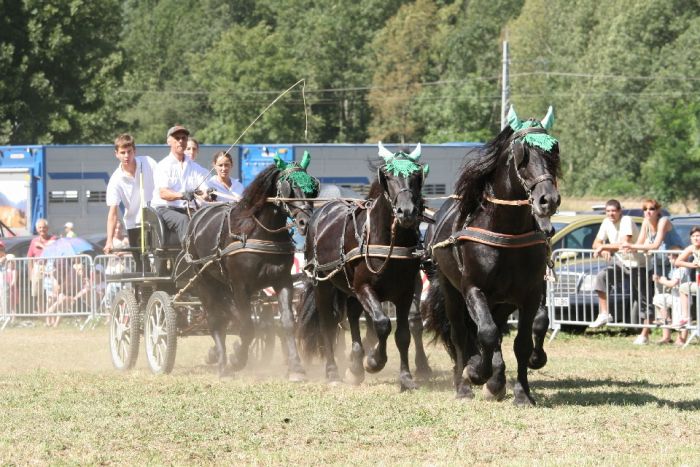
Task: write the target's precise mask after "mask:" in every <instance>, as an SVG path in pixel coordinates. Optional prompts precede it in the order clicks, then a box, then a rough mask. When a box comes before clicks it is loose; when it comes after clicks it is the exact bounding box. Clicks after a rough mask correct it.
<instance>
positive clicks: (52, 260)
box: [0, 255, 95, 328]
mask: <svg viewBox="0 0 700 467" xmlns="http://www.w3.org/2000/svg"><path fill="white" fill-rule="evenodd" d="M94 283H95V281H94V268H93V263H92V258H90V256H87V255H78V256H62V257H41V258H13V259H8V260H6V261H5V264H4V265H3V268H2V270H1V274H0V290H1V291H2V292H1V293H0V328H4V327H5V326H7V324H9V323H10V322H12V321H13V320H15V319H24V318H42V317H43V318H45V319H46V325H47V326H57V325H58V323H59V322H60V320H61V318H63V317H67V316H77V317H86V318H87V317H89V316H90V315H91V314H92V313H93V310H95V302H94V300H95V287H94Z"/></svg>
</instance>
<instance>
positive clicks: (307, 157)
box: [299, 151, 311, 170]
mask: <svg viewBox="0 0 700 467" xmlns="http://www.w3.org/2000/svg"><path fill="white" fill-rule="evenodd" d="M309 162H311V154H309V151H304V157H302V158H301V162H300V163H299V167H301V168H302V169H304V170H306V168H307V167H308V166H309Z"/></svg>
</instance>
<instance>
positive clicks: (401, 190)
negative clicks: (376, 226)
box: [377, 165, 425, 220]
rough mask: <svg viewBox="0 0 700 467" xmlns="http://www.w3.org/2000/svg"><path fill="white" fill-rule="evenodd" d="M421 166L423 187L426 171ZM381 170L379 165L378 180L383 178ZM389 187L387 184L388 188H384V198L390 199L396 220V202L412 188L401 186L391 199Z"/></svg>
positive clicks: (421, 184) (421, 183)
mask: <svg viewBox="0 0 700 467" xmlns="http://www.w3.org/2000/svg"><path fill="white" fill-rule="evenodd" d="M420 168H421V170H420V174H421V181H420V186H421V189H422V188H423V182H424V181H425V172H424V171H423V166H422V165H421V166H420ZM381 170H382V167H379V168H378V169H377V179H378V180H381V178H380V173H379V172H380V171H381ZM384 175H385V176H386V173H385V174H384ZM388 188H389V186H388V184H387V189H386V190H383V192H384V193H383V194H384V198H386V200H387V201H389V205H390V206H391V212H392V215H393V217H394V220H396V214H397V212H396V202H397V201H398V199H399V195H400V194H401V193H404V192H406V191H408V192H410V191H411V189H410V188H409V187H403V188H401V189H400V190H399V191H398V192H396V194H395V195H394V199H391V196H389V190H388Z"/></svg>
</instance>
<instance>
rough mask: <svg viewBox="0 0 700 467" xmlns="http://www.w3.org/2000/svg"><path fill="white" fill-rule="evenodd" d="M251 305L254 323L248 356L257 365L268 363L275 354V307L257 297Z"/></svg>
mask: <svg viewBox="0 0 700 467" xmlns="http://www.w3.org/2000/svg"><path fill="white" fill-rule="evenodd" d="M261 295H262V294H261ZM251 305H252V306H251V311H252V313H253V321H254V323H255V338H254V339H253V342H252V343H251V344H250V356H251V357H252V358H253V359H255V360H256V361H257V362H258V363H269V362H270V360H272V356H273V354H274V352H275V342H276V340H277V322H276V321H275V307H273V306H272V305H271V304H269V303H265V302H264V301H263V298H262V297H258V298H257V299H256V300H254V301H253V303H252V304H251ZM283 347H284V346H283Z"/></svg>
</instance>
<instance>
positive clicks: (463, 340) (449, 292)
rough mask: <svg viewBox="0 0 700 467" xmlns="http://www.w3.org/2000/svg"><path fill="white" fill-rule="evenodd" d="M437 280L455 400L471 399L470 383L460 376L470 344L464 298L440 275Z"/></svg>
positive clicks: (472, 393) (472, 395) (472, 394)
mask: <svg viewBox="0 0 700 467" xmlns="http://www.w3.org/2000/svg"><path fill="white" fill-rule="evenodd" d="M438 279H439V282H440V289H441V290H442V292H443V295H444V298H445V315H446V316H447V319H448V321H449V322H450V342H451V344H452V348H453V352H454V355H452V358H453V360H454V368H453V370H452V371H453V375H452V377H453V383H454V386H455V398H457V399H473V398H474V392H473V391H472V388H471V383H470V382H469V380H468V379H467V378H463V376H462V372H463V370H464V368H465V364H466V363H465V362H466V358H465V357H466V354H465V352H466V351H467V350H468V344H469V342H470V341H469V339H468V338H467V336H468V329H467V319H466V318H467V309H466V306H465V302H464V298H463V297H462V294H461V293H460V292H459V290H457V289H455V288H454V287H453V286H452V284H451V283H450V282H449V281H448V280H447V278H446V277H445V276H444V275H442V273H440V274H439V276H438Z"/></svg>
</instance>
